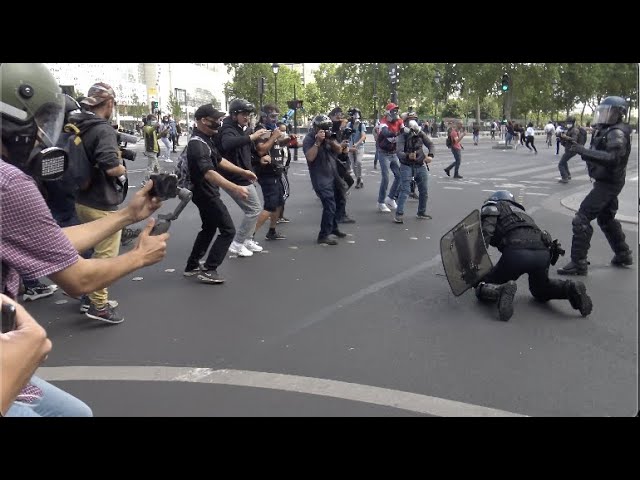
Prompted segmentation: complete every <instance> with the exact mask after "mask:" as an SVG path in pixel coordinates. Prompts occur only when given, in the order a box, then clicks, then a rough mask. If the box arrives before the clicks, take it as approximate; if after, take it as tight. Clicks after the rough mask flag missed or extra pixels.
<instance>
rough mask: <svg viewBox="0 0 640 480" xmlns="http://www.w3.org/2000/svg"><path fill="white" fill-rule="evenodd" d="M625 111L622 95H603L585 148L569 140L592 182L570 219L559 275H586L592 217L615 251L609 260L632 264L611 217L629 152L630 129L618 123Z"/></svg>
mask: <svg viewBox="0 0 640 480" xmlns="http://www.w3.org/2000/svg"><path fill="white" fill-rule="evenodd" d="M626 113H627V103H626V102H625V100H624V99H623V98H621V97H607V98H605V99H604V100H602V103H600V105H598V108H597V109H596V111H595V113H594V118H593V126H594V128H595V130H594V133H593V136H592V138H591V144H590V146H589V148H588V149H587V148H586V147H584V146H583V145H580V144H579V143H572V144H571V146H570V147H569V148H570V150H571V151H572V152H575V153H577V154H579V155H580V156H581V157H582V160H584V161H586V162H587V169H588V171H589V176H590V177H591V178H593V179H594V180H595V182H594V183H593V188H592V190H591V192H590V193H589V194H588V195H587V196H586V197H585V198H584V200H583V201H582V203H581V204H580V208H579V210H578V212H577V213H576V214H575V216H574V217H573V221H572V222H571V223H572V226H573V239H572V242H571V261H570V262H569V263H568V264H567V265H565V266H564V267H563V268H560V269H558V273H559V274H561V275H586V274H587V270H588V262H587V253H588V251H589V246H590V242H591V236H592V235H593V227H592V226H591V222H592V221H593V219H594V218H595V219H597V220H598V225H599V226H600V229H601V230H602V233H604V235H605V237H606V238H607V241H608V242H609V245H610V246H611V249H612V250H613V252H614V254H615V255H614V257H613V258H612V259H611V263H612V264H613V265H616V266H625V265H632V264H633V258H632V255H631V249H630V248H629V245H627V243H626V242H625V235H624V232H623V231H622V227H621V226H620V222H619V221H618V220H616V219H615V216H616V212H617V211H618V195H619V194H620V192H621V191H622V187H623V186H624V181H625V175H626V169H627V161H628V160H629V154H630V153H631V129H630V127H629V125H627V124H625V123H623V122H622V120H623V117H624V116H625V115H626Z"/></svg>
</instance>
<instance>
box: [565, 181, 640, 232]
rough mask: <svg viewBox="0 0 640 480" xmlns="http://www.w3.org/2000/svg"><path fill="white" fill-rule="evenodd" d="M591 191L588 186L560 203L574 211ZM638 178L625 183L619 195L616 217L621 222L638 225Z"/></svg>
mask: <svg viewBox="0 0 640 480" xmlns="http://www.w3.org/2000/svg"><path fill="white" fill-rule="evenodd" d="M590 191H591V187H590V186H589V188H586V189H585V190H582V191H580V192H577V193H574V194H573V195H569V196H568V197H565V198H563V199H562V200H560V203H561V204H562V205H563V206H565V207H567V208H568V209H569V210H573V211H574V212H577V211H578V208H580V203H581V202H582V200H583V199H584V197H586V196H587V194H588V193H589V192H590ZM637 208H638V178H637V177H636V179H635V180H633V181H629V180H627V182H626V183H625V184H624V188H623V189H622V192H620V195H619V196H618V214H617V215H616V218H617V219H618V220H620V221H621V222H626V223H634V224H636V225H638V210H636V209H637Z"/></svg>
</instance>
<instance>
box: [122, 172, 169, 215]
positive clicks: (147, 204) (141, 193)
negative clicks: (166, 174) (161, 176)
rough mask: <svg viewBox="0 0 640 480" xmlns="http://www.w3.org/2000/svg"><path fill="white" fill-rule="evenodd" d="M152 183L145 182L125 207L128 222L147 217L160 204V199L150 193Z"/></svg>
mask: <svg viewBox="0 0 640 480" xmlns="http://www.w3.org/2000/svg"><path fill="white" fill-rule="evenodd" d="M154 184H155V182H153V181H148V182H146V183H145V184H144V186H143V187H142V188H141V189H140V190H138V191H137V192H136V194H135V195H134V197H133V198H132V199H131V201H130V202H129V203H128V204H127V206H126V207H125V209H126V210H127V211H128V218H129V223H130V224H131V223H136V222H139V221H141V220H144V219H145V218H148V217H149V216H151V214H152V213H153V212H155V211H156V210H157V209H159V208H160V207H161V206H162V199H161V198H159V197H158V195H153V193H152V189H153V187H154Z"/></svg>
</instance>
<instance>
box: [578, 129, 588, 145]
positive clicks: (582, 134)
mask: <svg viewBox="0 0 640 480" xmlns="http://www.w3.org/2000/svg"><path fill="white" fill-rule="evenodd" d="M578 143H579V144H580V145H584V144H585V143H587V130H586V129H585V128H583V127H580V129H579V130H578Z"/></svg>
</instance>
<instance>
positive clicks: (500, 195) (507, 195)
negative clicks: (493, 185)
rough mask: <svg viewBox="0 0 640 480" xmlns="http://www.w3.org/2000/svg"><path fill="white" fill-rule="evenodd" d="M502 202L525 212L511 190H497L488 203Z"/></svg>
mask: <svg viewBox="0 0 640 480" xmlns="http://www.w3.org/2000/svg"><path fill="white" fill-rule="evenodd" d="M501 200H502V201H504V202H509V203H511V204H513V205H515V206H516V207H518V208H521V209H522V210H524V207H523V206H522V205H520V204H519V203H518V202H516V198H515V197H514V196H513V193H511V192H510V191H509V190H497V191H495V192H493V194H492V195H491V196H490V197H489V198H487V202H498V201H501Z"/></svg>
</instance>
